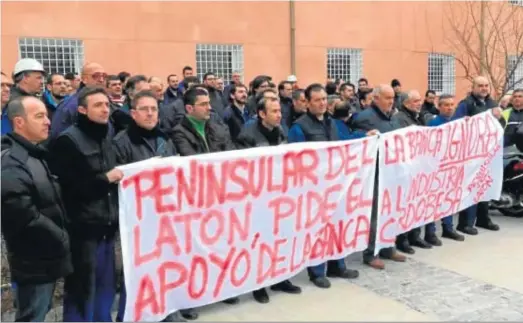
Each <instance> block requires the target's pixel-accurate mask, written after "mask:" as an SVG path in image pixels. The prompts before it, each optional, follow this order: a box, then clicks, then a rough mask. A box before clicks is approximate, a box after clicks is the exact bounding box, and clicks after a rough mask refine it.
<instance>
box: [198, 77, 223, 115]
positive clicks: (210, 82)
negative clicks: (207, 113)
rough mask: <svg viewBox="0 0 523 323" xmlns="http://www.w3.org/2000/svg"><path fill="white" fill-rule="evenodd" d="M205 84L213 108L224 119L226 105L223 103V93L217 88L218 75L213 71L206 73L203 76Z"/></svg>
mask: <svg viewBox="0 0 523 323" xmlns="http://www.w3.org/2000/svg"><path fill="white" fill-rule="evenodd" d="M203 84H204V85H205V87H206V89H207V92H209V98H210V99H211V107H212V110H213V111H214V113H216V114H217V115H218V116H219V117H220V118H221V119H223V116H224V111H225V107H224V105H223V97H222V94H221V93H220V91H218V89H217V88H216V75H215V74H214V73H213V72H208V73H205V75H204V76H203Z"/></svg>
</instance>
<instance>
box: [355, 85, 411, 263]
mask: <svg viewBox="0 0 523 323" xmlns="http://www.w3.org/2000/svg"><path fill="white" fill-rule="evenodd" d="M393 105H394V90H393V89H392V87H391V86H389V85H386V84H382V85H379V86H377V87H376V88H374V91H373V103H372V105H371V106H370V107H369V108H367V109H365V110H363V111H362V112H360V113H358V115H357V116H356V119H354V121H353V123H352V126H353V128H354V130H361V131H370V130H373V129H376V130H378V131H379V132H380V133H386V132H389V131H393V130H396V129H400V128H401V125H400V124H399V122H398V121H397V119H396V118H394V117H393ZM378 171H379V168H378V167H377V168H376V176H375V178H374V199H373V204H372V217H371V232H370V238H369V247H368V248H367V250H365V251H364V252H363V262H364V263H366V264H367V265H369V266H371V267H372V268H376V269H383V268H385V264H384V263H383V261H382V260H381V259H379V258H377V257H376V256H374V248H375V241H376V230H377V220H378V178H379V176H378V175H379V174H378ZM379 255H380V257H382V258H385V259H390V260H393V261H397V262H404V261H405V260H406V257H405V256H404V255H401V254H399V253H398V252H397V251H396V249H395V248H394V247H390V248H384V249H382V250H380V252H379Z"/></svg>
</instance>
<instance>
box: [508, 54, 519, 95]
mask: <svg viewBox="0 0 523 323" xmlns="http://www.w3.org/2000/svg"><path fill="white" fill-rule="evenodd" d="M514 89H523V54H521V55H510V56H509V57H508V61H507V90H514Z"/></svg>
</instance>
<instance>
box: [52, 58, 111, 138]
mask: <svg viewBox="0 0 523 323" xmlns="http://www.w3.org/2000/svg"><path fill="white" fill-rule="evenodd" d="M106 77H107V74H106V73H105V69H104V68H103V67H102V65H100V64H98V63H88V64H86V65H85V66H84V67H83V69H82V83H81V84H80V87H79V88H78V90H77V91H76V93H75V94H73V95H71V96H69V97H68V98H66V99H65V100H63V101H62V102H60V104H59V105H58V106H57V107H56V111H55V113H54V116H53V120H52V121H51V139H53V138H56V137H58V135H59V134H60V133H61V132H62V131H64V130H65V129H67V128H69V126H71V125H73V124H74V123H75V122H76V116H77V114H78V112H77V110H78V96H79V92H80V91H81V89H82V88H84V87H87V88H92V87H104V86H105V78H106Z"/></svg>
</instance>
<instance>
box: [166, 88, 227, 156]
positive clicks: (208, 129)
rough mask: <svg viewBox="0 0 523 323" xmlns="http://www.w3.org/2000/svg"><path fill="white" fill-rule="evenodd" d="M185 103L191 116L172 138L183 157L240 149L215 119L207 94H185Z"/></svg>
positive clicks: (184, 119)
mask: <svg viewBox="0 0 523 323" xmlns="http://www.w3.org/2000/svg"><path fill="white" fill-rule="evenodd" d="M183 101H184V104H185V109H186V111H187V114H186V115H185V117H184V118H183V119H182V121H181V122H180V124H178V125H177V126H176V127H174V129H173V137H172V139H173V142H174V144H175V146H176V150H177V151H178V152H179V153H180V155H181V156H191V155H198V154H205V153H212V152H220V151H226V150H234V149H236V147H235V146H234V144H233V143H232V141H231V136H230V134H229V132H228V131H227V128H225V127H223V126H222V125H220V124H218V123H217V122H215V121H213V120H212V119H211V101H210V98H209V95H208V92H207V91H206V90H204V89H201V88H192V89H190V90H188V91H187V92H186V93H185V94H184V96H183Z"/></svg>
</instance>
